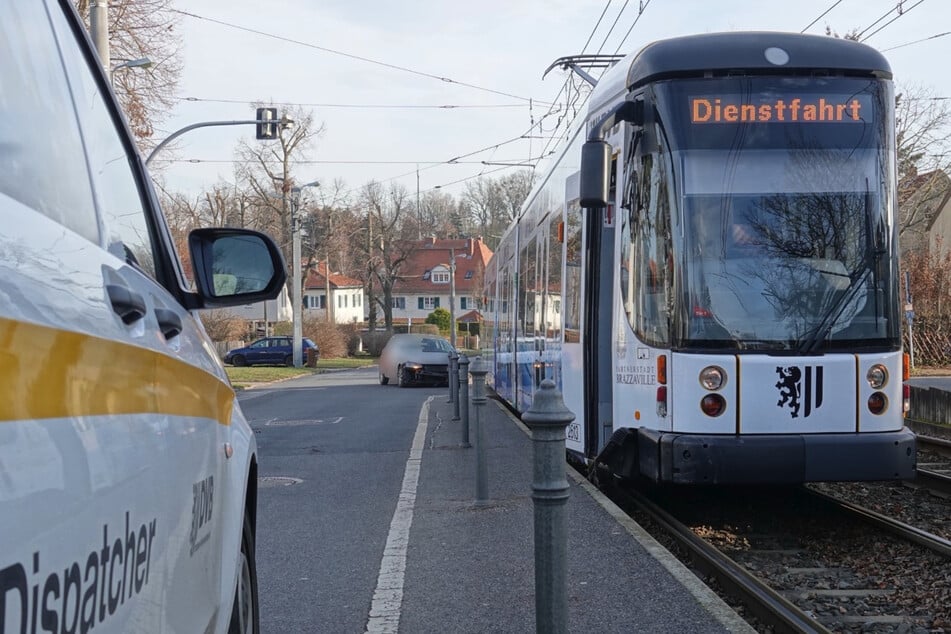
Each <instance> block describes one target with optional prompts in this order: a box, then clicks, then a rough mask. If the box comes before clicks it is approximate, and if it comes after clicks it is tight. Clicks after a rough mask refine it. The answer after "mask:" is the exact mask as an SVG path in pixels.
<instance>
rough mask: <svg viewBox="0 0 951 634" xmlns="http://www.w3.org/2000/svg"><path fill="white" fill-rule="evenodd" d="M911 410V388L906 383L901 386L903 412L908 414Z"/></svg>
mask: <svg viewBox="0 0 951 634" xmlns="http://www.w3.org/2000/svg"><path fill="white" fill-rule="evenodd" d="M910 409H911V386H910V385H908V384H907V383H905V384H904V385H902V386H901V411H902V413H903V414H907V413H908V411H909V410H910Z"/></svg>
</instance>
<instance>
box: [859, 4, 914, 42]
mask: <svg viewBox="0 0 951 634" xmlns="http://www.w3.org/2000/svg"><path fill="white" fill-rule="evenodd" d="M924 1H925V0H918V2H916V3H915V4H913V5H911V6H910V7H908V8H907V9H902V6H901V4H902V3H901V2H899V3H898V6H897V7H896V8H897V9H898V15H896V16H895V17H894V18H892V19H891V20H889V21H888V22H886V23H885V24H883V25H882V26H880V27H878V28H877V29H875V30H874V31H872V32H871V33H869V34H868V35H866V36H865V37H864V38H862V39H861V40H859V41H860V42H865V41H867V40H868V39H869V38H871V37H872V36H874V35H875V34H876V33H879V32H880V31H881V30H882V29H884V28H885V27H887V26H888V25H889V24H891V23H893V22H894V21H895V20H898V19H899V18H901V17H903V16H906V15H908V14H909V13H910V12H911V10H912V9H914V8H915V7H917V6H919V5H921V3H923V2H924ZM866 30H867V29H866Z"/></svg>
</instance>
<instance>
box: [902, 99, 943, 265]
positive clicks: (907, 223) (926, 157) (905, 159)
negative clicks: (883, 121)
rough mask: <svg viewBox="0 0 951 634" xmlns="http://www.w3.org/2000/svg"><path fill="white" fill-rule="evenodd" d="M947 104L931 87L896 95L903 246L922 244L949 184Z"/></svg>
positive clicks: (914, 247) (909, 246) (913, 247)
mask: <svg viewBox="0 0 951 634" xmlns="http://www.w3.org/2000/svg"><path fill="white" fill-rule="evenodd" d="M949 124H951V110H949V108H948V105H947V103H946V102H945V101H943V100H939V99H935V98H934V96H933V93H932V92H931V91H930V90H927V89H924V88H921V87H919V86H910V87H906V89H905V90H904V91H902V93H901V94H899V95H898V96H897V98H896V106H895V126H896V143H897V146H898V181H899V184H898V207H899V237H900V239H901V243H902V250H903V251H908V250H913V249H918V248H922V247H925V248H926V247H927V240H925V239H924V237H925V235H926V233H927V230H928V227H929V225H930V224H931V221H932V219H933V218H934V216H935V214H936V213H937V212H938V210H939V207H940V203H941V201H942V200H943V199H944V197H945V195H946V194H947V193H948V190H949V187H951V181H949V178H948V174H947V172H948V169H949V167H951V163H949V160H948V156H947V149H948V141H949V139H951V128H949Z"/></svg>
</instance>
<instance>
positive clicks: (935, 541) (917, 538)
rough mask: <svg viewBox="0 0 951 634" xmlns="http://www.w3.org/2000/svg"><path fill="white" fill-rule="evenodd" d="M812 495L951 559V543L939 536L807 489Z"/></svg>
mask: <svg viewBox="0 0 951 634" xmlns="http://www.w3.org/2000/svg"><path fill="white" fill-rule="evenodd" d="M806 491H808V492H809V493H810V494H811V495H813V496H815V497H817V498H819V499H821V500H822V501H823V502H827V503H828V504H831V505H833V506H836V507H839V508H841V509H842V510H843V511H845V512H847V513H849V514H852V515H855V516H857V517H858V518H859V519H861V520H862V521H864V522H866V523H868V524H871V525H873V526H875V527H876V528H881V529H883V530H886V531H888V532H890V533H892V534H894V535H897V536H898V537H901V538H902V539H905V540H907V541H910V542H913V543H915V544H918V545H920V546H924V547H925V548H928V549H929V550H932V551H934V552H936V553H938V554H940V555H944V556H945V557H948V558H951V541H949V540H947V539H944V538H943V537H938V536H937V535H932V534H931V533H929V532H927V531H923V530H921V529H920V528H917V527H915V526H911V525H909V524H905V523H904V522H899V521H898V520H896V519H894V518H891V517H888V516H886V515H882V514H881V513H876V512H875V511H872V510H871V509H867V508H865V507H864V506H859V505H858V504H852V503H851V502H846V501H845V500H840V499H839V498H836V497H833V496H831V495H828V494H826V493H822V492H820V491H816V490H814V489H810V488H807V489H806Z"/></svg>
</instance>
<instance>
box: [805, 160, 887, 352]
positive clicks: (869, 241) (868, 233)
mask: <svg viewBox="0 0 951 634" xmlns="http://www.w3.org/2000/svg"><path fill="white" fill-rule="evenodd" d="M870 198H871V193H870V192H869V188H868V179H865V259H864V260H863V263H862V266H863V271H862V274H861V275H859V276H858V277H856V278H855V279H853V280H852V282H851V283H850V284H849V287H848V288H846V289H845V291H844V292H843V293H842V295H841V296H840V297H839V300H838V301H837V302H836V303H835V304H833V305H832V307H831V308H830V309H829V311H828V312H826V314H825V315H823V317H822V319H821V320H820V321H819V323H818V325H816V327H815V328H814V329H813V330H812V332H810V333H809V334H808V335H806V337H804V338H803V340H802V343H801V344H800V345H799V353H800V354H811V353H813V352H815V350H816V348H818V347H819V344H820V343H821V342H822V341H823V340H824V339H825V338H826V337H828V336H829V333H831V332H832V327H833V326H835V324H836V322H838V321H839V317H841V316H842V313H843V311H845V308H846V307H847V306H848V305H849V304H851V303H852V300H853V299H855V295H856V294H857V293H858V290H859V289H860V288H862V287H863V286H864V285H865V281H866V280H867V279H868V276H869V274H871V272H872V269H873V268H874V266H875V264H876V263H877V261H878V259H879V258H880V257H881V254H882V249H881V248H879V246H878V244H877V239H876V236H874V235H873V233H872V226H871V225H872V222H871V217H870V215H869V214H870V213H871V208H872V205H871V200H870Z"/></svg>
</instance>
